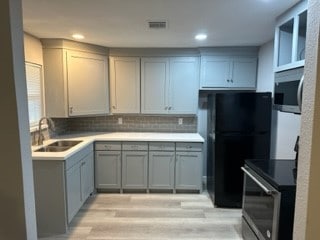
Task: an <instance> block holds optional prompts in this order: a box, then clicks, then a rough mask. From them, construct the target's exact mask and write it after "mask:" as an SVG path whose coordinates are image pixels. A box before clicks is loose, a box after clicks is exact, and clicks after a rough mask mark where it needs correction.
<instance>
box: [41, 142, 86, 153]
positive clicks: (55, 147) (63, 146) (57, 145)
mask: <svg viewBox="0 0 320 240" xmlns="http://www.w3.org/2000/svg"><path fill="white" fill-rule="evenodd" d="M81 142H82V141H69V140H61V141H56V142H53V143H51V144H49V145H48V146H45V147H42V148H39V149H38V150H36V151H35V152H63V151H67V150H68V149H70V148H72V147H73V146H75V145H77V144H78V143H81Z"/></svg>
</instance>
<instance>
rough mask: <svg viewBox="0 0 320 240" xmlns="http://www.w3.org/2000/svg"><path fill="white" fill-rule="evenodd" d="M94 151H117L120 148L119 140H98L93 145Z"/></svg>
mask: <svg viewBox="0 0 320 240" xmlns="http://www.w3.org/2000/svg"><path fill="white" fill-rule="evenodd" d="M95 150H96V151H119V150H121V143H120V142H98V143H96V145H95Z"/></svg>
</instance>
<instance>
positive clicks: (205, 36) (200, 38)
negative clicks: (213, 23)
mask: <svg viewBox="0 0 320 240" xmlns="http://www.w3.org/2000/svg"><path fill="white" fill-rule="evenodd" d="M194 38H195V39H196V40H199V41H203V40H206V39H207V34H203V33H201V34H197V35H196V36H195V37H194Z"/></svg>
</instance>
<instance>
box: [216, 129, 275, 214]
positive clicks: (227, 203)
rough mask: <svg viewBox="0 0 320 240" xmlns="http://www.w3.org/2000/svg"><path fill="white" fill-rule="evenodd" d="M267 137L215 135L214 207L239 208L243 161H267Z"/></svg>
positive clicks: (268, 150) (268, 145)
mask: <svg viewBox="0 0 320 240" xmlns="http://www.w3.org/2000/svg"><path fill="white" fill-rule="evenodd" d="M269 155H270V134H269V133H268V134H258V135H240V134H217V135H216V139H215V174H214V176H215V180H214V189H215V194H214V203H215V205H217V206H219V207H239V208H240V207H241V204H242V190H243V173H242V171H241V169H240V168H241V167H242V166H243V165H244V161H245V159H269Z"/></svg>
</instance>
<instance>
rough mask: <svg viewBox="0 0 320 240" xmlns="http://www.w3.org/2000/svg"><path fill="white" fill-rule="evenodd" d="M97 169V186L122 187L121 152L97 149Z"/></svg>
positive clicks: (103, 187)
mask: <svg viewBox="0 0 320 240" xmlns="http://www.w3.org/2000/svg"><path fill="white" fill-rule="evenodd" d="M95 170H96V171H95V178H96V188H99V189H120V187H121V152H120V151H96V158H95Z"/></svg>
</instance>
